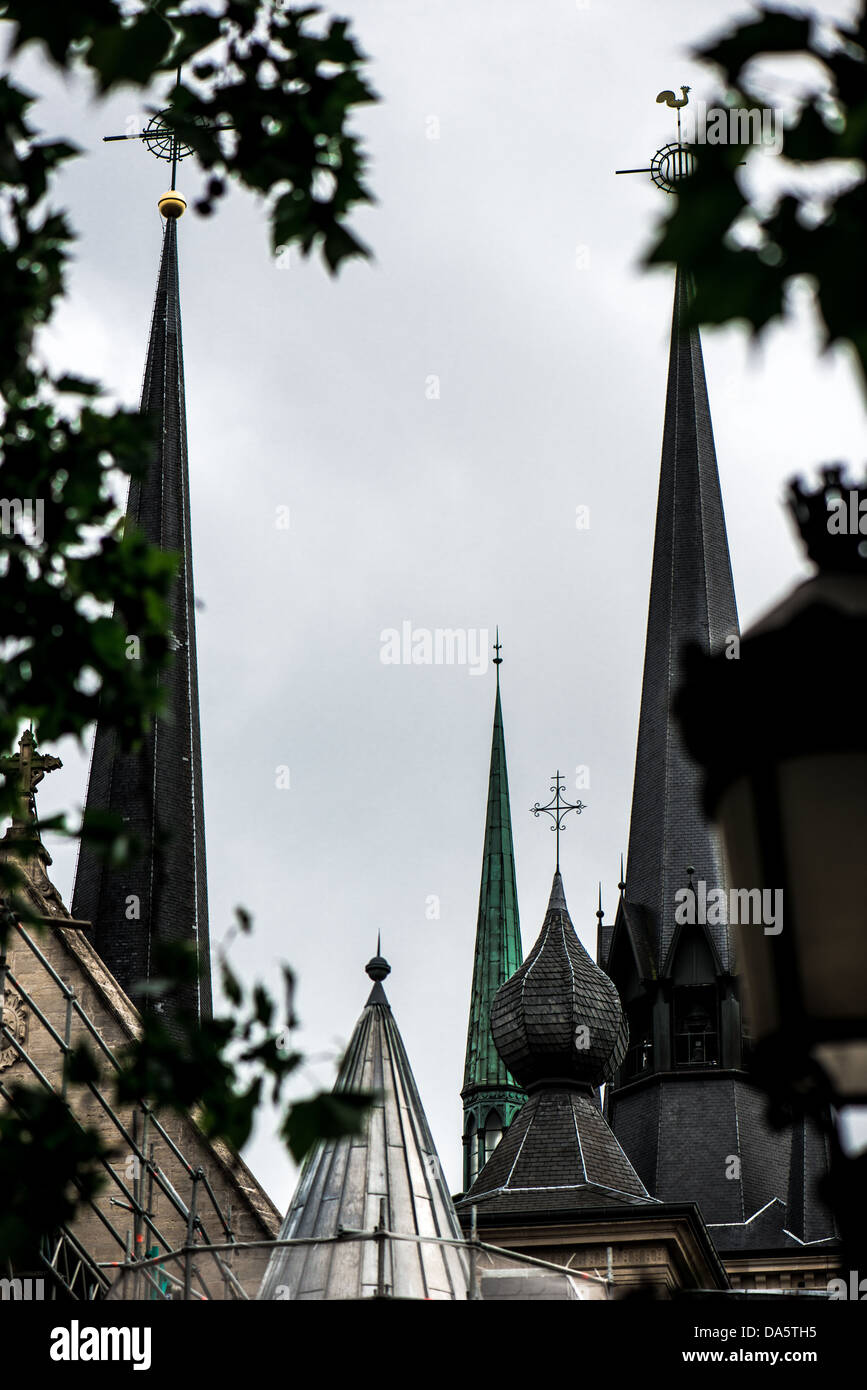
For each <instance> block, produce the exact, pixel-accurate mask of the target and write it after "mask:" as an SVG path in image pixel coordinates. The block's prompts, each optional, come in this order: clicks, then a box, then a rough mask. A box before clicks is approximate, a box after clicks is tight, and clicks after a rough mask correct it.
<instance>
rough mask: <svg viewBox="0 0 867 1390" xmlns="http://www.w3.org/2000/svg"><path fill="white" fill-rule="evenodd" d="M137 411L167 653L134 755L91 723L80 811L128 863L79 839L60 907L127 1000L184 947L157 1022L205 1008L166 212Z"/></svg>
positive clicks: (192, 664) (195, 737)
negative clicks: (113, 821)
mask: <svg viewBox="0 0 867 1390" xmlns="http://www.w3.org/2000/svg"><path fill="white" fill-rule="evenodd" d="M141 410H142V413H143V414H147V415H149V416H150V417H151V418H152V420H153V421H154V425H155V428H156V445H155V448H154V451H153V454H152V457H151V461H150V464H149V467H148V469H147V473H146V475H145V477H144V478H143V479H133V481H132V482H131V484H130V490H129V501H128V504H127V516H128V517H129V518H130V519H131V520H132V521H134V522H135V523H136V525H137V526H138V527H139V528H140V529H141V531H142V532H143V533H144V535H145V537H146V539H147V540H148V541H149V542H150V543H151V544H152V545H159V546H160V547H161V548H162V549H163V550H167V551H173V552H175V553H177V554H179V555H180V557H181V560H180V568H179V571H178V576H177V579H176V581H175V585H174V589H173V593H172V595H171V601H170V607H171V633H172V645H173V647H174V661H173V663H172V665H171V666H170V667H169V668H168V669H167V670H166V671H165V672H164V674H163V677H162V679H163V683H164V688H165V692H166V706H167V707H166V711H165V713H164V714H163V715H162V716H161V717H160V718H159V719H158V720H157V721H156V725H155V728H153V729H152V730H151V732H150V735H149V737H148V738H147V739H146V741H145V745H144V748H143V751H142V752H141V753H140V754H129V753H124V752H122V751H121V750H120V748H119V747H118V744H117V741H116V739H115V735H114V733H113V732H112V731H111V730H109V729H107V728H105V727H104V726H103V725H102V724H99V723H98V724H97V730H96V737H95V740H94V746H93V756H92V760H91V767H90V779H89V782H88V789H87V802H86V808H85V810H86V812H105V811H113V812H117V813H120V814H121V815H122V816H123V817H124V821H125V824H126V825H127V826H128V828H129V830H130V831H131V832H133V833H134V834H135V835H137V836H138V837H140V839H141V840H142V842H143V843H144V844H145V846H146V850H145V853H144V854H143V855H142V856H141V857H140V858H138V859H137V860H136V861H135V862H134V863H131V864H130V865H128V866H125V867H123V868H122V869H113V868H111V867H110V866H109V865H108V864H107V863H106V861H105V860H104V859H103V858H102V857H101V856H100V855H99V854H98V852H97V850H96V849H95V848H94V847H93V846H92V845H90V844H88V843H87V842H86V841H83V842H82V845H81V850H80V854H79V859H78V865H77V869H76V876H75V887H74V890H73V898H72V910H73V916H75V917H79V918H84V919H87V920H89V921H90V922H92V923H93V941H94V945H95V947H96V949H97V950H98V952H99V954H100V955H101V957H102V959H103V960H104V962H105V964H106V965H107V966H108V968H109V970H111V972H112V974H113V975H114V976H115V978H116V979H117V980H118V982H119V983H120V984H121V985H122V986H123V988H124V989H125V990H126V991H127V993H129V994H131V995H132V996H133V998H135V989H136V985H137V984H138V983H139V982H140V981H142V980H146V979H148V978H149V976H150V972H151V959H152V953H153V945H154V943H155V942H156V941H166V942H191V943H194V944H195V946H196V949H197V956H198V962H199V970H200V976H201V978H200V982H199V985H198V986H196V985H189V986H185V987H184V988H183V989H178V990H176V991H174V992H173V993H172V996H171V999H169V1000H166V1001H164V1002H165V1010H164V1012H163V1018H164V1019H165V1020H166V1021H167V1022H168V1023H169V1024H170V1025H171V1021H172V1017H173V1016H174V1012H175V1010H177V1009H181V1008H183V1009H184V1010H194V1011H195V1012H196V1013H197V1014H198V1015H199V1017H207V1016H209V1015H210V1013H211V974H210V946H209V937H208V896H207V883H206V869H205V825H204V811H203V794H202V750H201V734H200V729H199V689H198V674H197V665H196V622H195V599H194V593H193V566H192V536H191V529H190V500H189V473H188V466H187V427H186V409H185V403H184V362H183V347H182V341H181V311H180V297H179V289H178V253H177V221H176V219H173V218H168V219H167V220H166V223H165V231H164V234H163V249H162V257H161V261H160V270H159V280H158V283H157V292H156V300H155V303H154V312H153V320H152V323H151V331H150V341H149V344H148V353H147V363H146V367H145V376H144V386H143V390H142V400H141ZM160 847H161V848H162V852H161V853H160ZM157 1007H159V1005H157Z"/></svg>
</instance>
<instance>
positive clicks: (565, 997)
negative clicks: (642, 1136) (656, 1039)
mask: <svg viewBox="0 0 867 1390" xmlns="http://www.w3.org/2000/svg"><path fill="white" fill-rule="evenodd" d="M491 1027H492V1031H493V1035H494V1042H495V1043H496V1045H497V1048H498V1049H499V1052H500V1055H501V1056H502V1057H503V1060H504V1061H505V1063H506V1065H507V1066H508V1067H509V1069H510V1070H511V1071H512V1073H513V1075H514V1076H516V1077H517V1079H518V1080H519V1081H520V1082H521V1084H522V1085H524V1086H527V1085H529V1084H530V1083H531V1082H535V1081H539V1080H542V1079H555V1078H563V1077H565V1078H567V1079H569V1080H571V1081H581V1082H584V1083H586V1084H588V1085H598V1084H599V1083H600V1082H602V1081H603V1080H607V1079H608V1078H610V1077H611V1076H612V1075H613V1074H614V1072H615V1071H616V1070H617V1067H618V1066H619V1065H620V1063H621V1061H622V1060H623V1056H624V1054H625V1052H626V1043H627V1037H628V1032H627V1027H626V1020H625V1019H624V1017H623V1010H622V1008H621V1005H620V998H619V996H618V993H617V990H616V988H615V987H614V985H613V984H612V982H611V980H609V978H608V976H607V975H606V974H605V973H604V971H602V970H600V968H599V966H598V965H596V963H595V961H593V960H592V959H591V957H590V956H589V955H588V954H587V952H586V951H585V949H584V947H583V946H582V945H581V942H580V941H579V940H578V937H577V936H576V934H575V928H574V927H573V925H572V921H571V919H570V917H569V910H568V908H567V906H566V899H565V896H564V893H563V879H562V877H561V875H560V872H559V870H558V871H557V872H556V873H555V875H554V882H553V885H552V887H551V897H550V900H549V902H548V910H547V912H546V913H545V920H544V922H543V924H542V930H541V932H540V933H539V937H538V940H537V941H536V944H535V946H534V947H533V949H532V951H531V952H530V955H529V956H528V957H527V959H526V961H525V962H524V964H523V965H522V966H521V968H520V970H518V971H516V972H515V974H514V975H513V976H512V977H511V979H509V980H508V981H507V983H506V984H505V985H503V986H502V988H501V989H500V990H499V992H498V993H497V997H496V999H495V1001H494V1006H493V1009H492V1011H491Z"/></svg>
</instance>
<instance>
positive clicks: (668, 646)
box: [599, 271, 833, 1252]
mask: <svg viewBox="0 0 867 1390" xmlns="http://www.w3.org/2000/svg"><path fill="white" fill-rule="evenodd" d="M687 304H688V287H687V279H686V276H685V275H684V274H683V273H682V272H680V271H679V272H678V274H677V279H676V284H675V299H674V315H673V321H672V330H671V354H670V359H669V369H668V390H667V395H666V402H665V426H664V432H663V443H662V463H661V472H660V481H659V498H658V505H657V515H656V538H655V542H654V551H653V570H652V575H651V584H650V604H649V609H648V618H647V646H646V650H645V660H644V683H643V687H642V693H641V713H640V719H639V730H638V749H637V754H636V764H635V783H634V788H633V797H632V819H631V824H630V832H629V857H628V860H627V865H626V880H625V884H624V883H623V874H622V870H621V894H620V900H619V902H618V906H617V914H616V917H615V921H614V924H613V927H609V926H607V925H606V926H600V932H599V959H600V963H601V964H602V965H603V966H604V967H605V969H606V970H607V972H608V974H609V975H610V976H611V978H612V980H613V981H614V983H615V984H616V985H617V988H618V990H619V993H620V996H621V998H622V1000H623V1002H624V1006H625V1009H626V1014H627V1018H628V1022H629V1048H628V1051H627V1054H626V1057H625V1058H624V1060H623V1062H622V1064H621V1066H620V1068H619V1070H618V1072H617V1075H616V1076H615V1077H614V1078H613V1080H612V1083H611V1085H610V1086H609V1087H608V1089H607V1092H606V1108H607V1114H608V1118H609V1120H610V1123H611V1127H612V1129H613V1130H614V1133H615V1134H616V1136H617V1138H618V1140H619V1141H620V1143H621V1144H622V1146H623V1148H624V1149H625V1151H626V1153H627V1154H628V1155H629V1157H630V1159H631V1160H632V1162H633V1164H634V1165H635V1169H636V1171H637V1172H638V1174H639V1175H640V1177H641V1179H642V1181H643V1182H644V1183H645V1184H646V1186H647V1188H648V1190H649V1191H650V1192H651V1193H653V1195H654V1196H655V1197H657V1198H660V1199H661V1200H662V1201H695V1202H696V1203H697V1204H698V1206H699V1208H700V1210H701V1213H702V1215H703V1217H704V1219H705V1221H706V1222H707V1223H708V1227H709V1229H710V1230H711V1232H712V1234H713V1237H714V1240H715V1241H716V1244H717V1247H718V1249H719V1250H720V1251H721V1252H725V1251H737V1250H744V1249H758V1248H764V1249H766V1250H775V1251H777V1250H782V1251H784V1250H786V1249H787V1248H788V1249H792V1248H793V1247H795V1246H796V1245H797V1240H796V1239H795V1238H793V1236H792V1234H790V1232H794V1231H795V1230H797V1229H798V1226H797V1222H800V1224H801V1226H802V1227H803V1228H805V1229H808V1230H809V1231H810V1232H811V1236H810V1239H811V1240H816V1241H824V1240H828V1239H831V1238H833V1223H832V1221H831V1219H830V1216H829V1214H828V1213H827V1211H826V1210H825V1209H824V1208H822V1207H821V1205H820V1204H819V1201H818V1197H817V1195H816V1190H815V1184H813V1186H812V1189H811V1194H810V1198H809V1202H810V1203H811V1210H810V1211H809V1212H808V1213H807V1215H806V1217H805V1216H804V1213H803V1211H799V1212H798V1213H797V1214H796V1213H793V1214H792V1217H791V1220H792V1223H793V1224H791V1225H787V1224H786V1223H787V1219H788V1218H787V1213H786V1207H787V1200H788V1198H789V1196H790V1194H792V1193H795V1192H797V1191H798V1190H799V1189H798V1184H797V1181H796V1180H794V1179H793V1174H794V1175H796V1174H797V1170H798V1168H799V1165H800V1167H801V1168H803V1167H804V1163H803V1156H802V1155H801V1156H799V1152H798V1150H797V1145H793V1143H792V1141H791V1138H790V1136H789V1135H787V1134H784V1133H778V1132H776V1131H773V1130H771V1129H770V1128H769V1126H768V1124H767V1120H766V1118H765V1101H764V1098H763V1097H762V1095H761V1094H760V1093H759V1092H758V1091H757V1090H756V1089H755V1088H754V1087H752V1086H751V1085H750V1084H749V1083H748V1081H747V1076H746V1072H745V1069H744V1068H745V1049H746V1047H747V1045H748V1044H747V1040H746V1037H745V1029H744V1022H743V1017H742V1012H741V1002H740V992H739V985H738V980H737V978H736V975H735V960H734V954H733V945H732V940H731V933H730V928H729V926H728V925H727V923H726V921H725V916H724V915H723V920H719V914H718V913H716V912H714V911H707V912H705V911H703V910H702V904H703V903H704V904H706V903H707V897H708V895H709V894H710V893H711V891H712V890H715V889H721V888H723V889H724V888H725V886H726V883H725V874H724V865H723V861H722V855H721V851H720V847H719V843H718V840H717V837H716V835H715V833H714V831H713V829H712V827H711V826H710V825H709V824H708V822H707V821H706V820H705V817H704V813H703V810H702V804H701V787H700V773H699V769H698V767H697V766H696V765H695V764H694V763H693V761H692V759H691V758H690V757H689V755H688V753H687V751H686V749H685V747H684V745H683V741H682V739H681V735H680V730H679V727H678V724H677V722H676V720H675V718H674V716H673V714H672V711H671V701H672V696H673V695H674V694H675V692H676V690H677V689H678V686H679V684H680V680H681V668H682V652H683V648H684V645H685V644H687V643H696V644H698V645H699V646H701V647H702V648H703V649H704V650H705V651H709V650H718V649H720V648H721V647H722V646H723V645H724V644H725V642H726V639H727V638H728V637H731V636H736V634H737V610H736V606H735V596H734V587H733V583H732V573H731V564H730V561H729V552H728V541H727V537H726V525H725V516H724V513H723V506H722V499H721V495H720V484H719V475H718V472H717V463H716V455H715V451H714V443H713V433H712V429H711V419H710V409H709V406H708V396H707V386H706V384H705V376H704V367H703V363H702V354H701V344H700V342H699V335H698V330H697V329H696V328H694V327H693V328H691V327H690V326H689V325H688V323H687ZM733 655H734V652H733ZM684 890H686V891H684ZM678 895H680V897H678ZM707 918H710V920H709V921H708V920H707ZM757 929H758V928H757ZM807 1129H808V1130H810V1127H809V1126H807ZM805 1145H806V1148H805V1149H804V1152H808V1153H809V1161H808V1168H809V1171H810V1173H811V1174H815V1173H817V1172H818V1171H820V1169H821V1165H822V1153H821V1144H820V1136H818V1134H817V1133H815V1132H813V1131H810V1132H809V1133H808V1134H806V1138H805ZM800 1205H801V1206H802V1205H803V1204H800ZM759 1213H762V1216H761V1219H759Z"/></svg>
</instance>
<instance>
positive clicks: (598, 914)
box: [596, 879, 605, 927]
mask: <svg viewBox="0 0 867 1390" xmlns="http://www.w3.org/2000/svg"><path fill="white" fill-rule="evenodd" d="M604 916H605V913H604V912H603V911H602V880H601V879H600V880H599V907H598V908H597V910H596V918H597V921H598V922H599V925H600V927H601V926H602V918H603V917H604Z"/></svg>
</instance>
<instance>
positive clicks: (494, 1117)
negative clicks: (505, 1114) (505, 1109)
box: [485, 1110, 503, 1163]
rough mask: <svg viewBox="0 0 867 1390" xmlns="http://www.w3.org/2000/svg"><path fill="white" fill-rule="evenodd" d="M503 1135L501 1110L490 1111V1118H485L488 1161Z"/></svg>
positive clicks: (486, 1159)
mask: <svg viewBox="0 0 867 1390" xmlns="http://www.w3.org/2000/svg"><path fill="white" fill-rule="evenodd" d="M502 1137H503V1121H502V1120H501V1119H500V1116H499V1112H498V1111H496V1110H490V1111H488V1118H487V1119H486V1120H485V1162H486V1163H487V1161H488V1159H489V1158H490V1156H491V1154H492V1153H493V1152H494V1149H495V1148H496V1147H497V1145H498V1144H499V1142H500V1140H501V1139H502Z"/></svg>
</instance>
